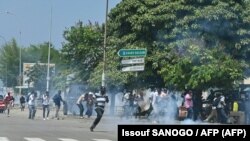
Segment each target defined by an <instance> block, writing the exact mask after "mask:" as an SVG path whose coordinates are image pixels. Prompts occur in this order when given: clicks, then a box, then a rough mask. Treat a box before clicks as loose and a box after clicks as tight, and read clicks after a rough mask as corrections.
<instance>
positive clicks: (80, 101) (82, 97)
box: [76, 93, 88, 118]
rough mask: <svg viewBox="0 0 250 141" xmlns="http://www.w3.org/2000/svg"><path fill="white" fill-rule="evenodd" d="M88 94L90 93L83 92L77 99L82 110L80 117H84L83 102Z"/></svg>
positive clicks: (77, 103)
mask: <svg viewBox="0 0 250 141" xmlns="http://www.w3.org/2000/svg"><path fill="white" fill-rule="evenodd" d="M87 95H88V93H85V94H81V95H80V96H79V98H78V99H77V101H76V105H77V106H78V108H79V112H80V118H83V112H84V106H83V104H82V103H83V101H84V100H85V97H87Z"/></svg>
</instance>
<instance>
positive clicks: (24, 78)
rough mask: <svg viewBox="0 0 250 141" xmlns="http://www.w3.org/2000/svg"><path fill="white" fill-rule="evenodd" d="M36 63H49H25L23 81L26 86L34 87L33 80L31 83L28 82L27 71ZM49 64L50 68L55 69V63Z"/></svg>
mask: <svg viewBox="0 0 250 141" xmlns="http://www.w3.org/2000/svg"><path fill="white" fill-rule="evenodd" d="M35 64H39V65H46V66H47V63H23V82H22V83H23V86H24V87H33V82H31V83H30V84H28V82H27V80H29V77H28V76H27V73H28V72H29V70H30V69H31V68H32V67H33V66H34V65H35ZM49 66H50V68H53V69H55V64H49Z"/></svg>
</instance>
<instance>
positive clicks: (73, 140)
mask: <svg viewBox="0 0 250 141" xmlns="http://www.w3.org/2000/svg"><path fill="white" fill-rule="evenodd" d="M58 140H61V141H78V140H75V139H69V138H58Z"/></svg>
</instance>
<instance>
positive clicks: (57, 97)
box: [53, 90, 64, 120]
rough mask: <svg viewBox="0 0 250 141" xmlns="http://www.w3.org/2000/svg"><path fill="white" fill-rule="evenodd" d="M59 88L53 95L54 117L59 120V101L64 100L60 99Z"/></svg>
mask: <svg viewBox="0 0 250 141" xmlns="http://www.w3.org/2000/svg"><path fill="white" fill-rule="evenodd" d="M61 92H62V91H61V90H58V93H57V94H56V95H54V97H53V101H54V103H55V106H56V113H55V118H57V120H59V110H60V107H61V102H64V100H63V99H62V96H61Z"/></svg>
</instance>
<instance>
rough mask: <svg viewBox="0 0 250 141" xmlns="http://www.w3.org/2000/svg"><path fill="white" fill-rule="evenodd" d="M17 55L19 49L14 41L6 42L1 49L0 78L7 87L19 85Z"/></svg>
mask: <svg viewBox="0 0 250 141" xmlns="http://www.w3.org/2000/svg"><path fill="white" fill-rule="evenodd" d="M19 53H20V47H18V45H17V43H16V40H15V39H12V40H11V41H10V42H7V44H5V45H4V46H3V47H2V48H1V54H0V74H1V75H0V77H1V79H2V80H4V81H3V82H4V84H5V86H7V87H14V86H17V85H18V84H19V80H20V76H19V58H20V57H19ZM6 83H7V84H6Z"/></svg>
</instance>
